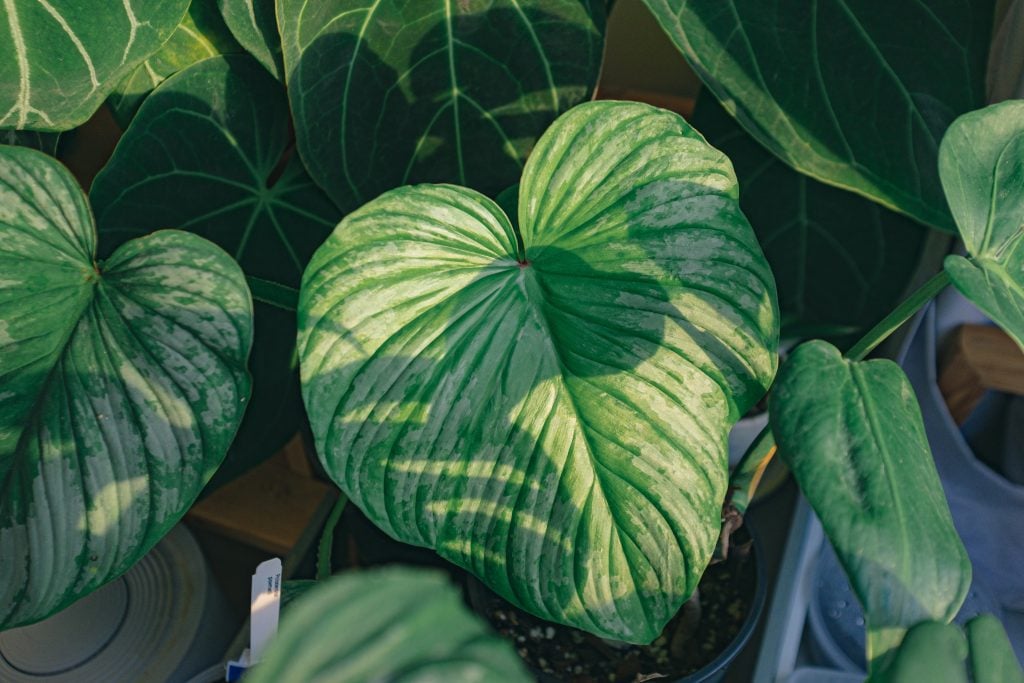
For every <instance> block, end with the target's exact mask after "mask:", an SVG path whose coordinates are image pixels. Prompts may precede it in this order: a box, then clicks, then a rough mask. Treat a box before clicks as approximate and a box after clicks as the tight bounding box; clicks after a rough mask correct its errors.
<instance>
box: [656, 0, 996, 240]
mask: <svg viewBox="0 0 1024 683" xmlns="http://www.w3.org/2000/svg"><path fill="white" fill-rule="evenodd" d="M644 1H645V2H646V4H647V6H648V7H650V9H651V11H652V12H653V13H654V15H655V16H656V17H657V19H658V21H659V22H660V23H661V25H662V27H663V28H664V29H665V30H666V31H667V32H668V35H669V37H670V38H671V39H672V40H673V42H675V44H676V46H677V47H678V48H679V49H680V50H681V51H682V52H683V54H684V55H685V56H686V58H687V60H689V62H690V64H691V65H692V66H693V67H694V69H695V70H696V71H697V73H698V74H699V75H700V77H701V79H702V80H703V81H704V82H705V83H706V84H707V85H708V87H709V88H710V89H711V90H712V91H713V92H714V94H715V96H716V97H717V98H718V99H719V100H720V101H721V102H722V103H723V104H725V106H726V108H727V109H728V110H729V112H730V113H732V114H733V115H734V116H735V117H736V118H737V119H738V120H739V122H740V124H742V125H743V127H744V128H745V129H746V130H747V131H748V132H749V133H750V134H751V135H753V136H754V137H755V138H757V140H758V141H759V142H760V143H761V144H763V145H764V146H765V147H767V148H768V149H769V150H770V151H771V152H772V153H773V154H775V155H777V156H778V157H779V158H781V159H782V160H783V161H785V162H786V163H787V164H789V165H790V166H792V167H794V168H795V169H796V170H798V171H800V172H801V173H804V174H806V175H809V176H811V177H813V178H816V179H818V180H821V181H822V182H825V183H829V184H832V185H835V186H837V187H841V188H844V189H848V190H852V191H854V192H857V193H859V194H862V195H864V196H866V197H868V198H869V199H871V200H874V201H876V202H879V203H881V204H883V205H884V206H886V207H889V208H891V209H894V210H896V211H900V212H902V213H905V214H907V215H909V216H910V217H911V218H914V219H916V220H918V221H921V222H922V223H925V224H926V225H931V226H934V227H936V228H940V229H942V230H947V231H949V232H953V231H954V230H955V228H954V225H953V221H952V219H951V217H950V215H949V210H948V208H947V207H946V202H945V199H944V198H943V196H942V191H941V188H940V187H939V182H938V163H937V155H938V149H939V140H941V139H942V134H943V133H944V132H945V130H946V128H947V127H948V126H949V124H950V123H952V122H953V119H955V118H956V117H957V116H958V115H960V114H963V113H965V112H968V111H971V110H972V109H976V108H978V107H980V106H982V105H983V104H984V102H985V63H986V59H987V57H988V48H989V43H988V39H989V35H990V33H991V27H992V11H993V5H994V0H971V1H970V2H963V0H913V1H909V2H883V3H879V2H876V1H874V0H810V2H808V1H807V0H782V1H780V2H770V3H769V2H764V1H763V0H644Z"/></svg>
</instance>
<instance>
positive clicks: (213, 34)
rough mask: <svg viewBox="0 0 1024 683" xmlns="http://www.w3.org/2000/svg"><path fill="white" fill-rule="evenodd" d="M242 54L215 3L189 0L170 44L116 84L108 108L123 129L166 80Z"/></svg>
mask: <svg viewBox="0 0 1024 683" xmlns="http://www.w3.org/2000/svg"><path fill="white" fill-rule="evenodd" d="M241 51H242V48H241V46H239V45H238V43H236V42H235V39H234V38H232V37H231V33H230V32H229V31H228V27H227V26H225V25H224V20H223V19H222V18H221V16H220V13H219V12H218V10H217V5H216V3H215V2H214V0H192V2H191V4H190V5H189V8H188V14H186V15H185V18H184V19H182V20H181V23H180V24H179V25H178V28H177V30H175V32H174V34H173V35H171V38H170V40H168V41H167V42H166V43H164V46H163V47H162V48H160V50H159V51H158V52H157V53H156V54H154V55H153V56H152V57H150V58H149V59H147V60H146V61H144V62H143V63H142V64H141V65H140V66H139V67H138V68H136V69H135V71H133V72H132V73H131V74H129V76H128V77H127V78H126V79H124V81H122V82H121V83H120V84H118V86H117V88H115V89H114V92H113V94H112V95H111V96H110V97H109V98H108V99H107V104H108V105H109V106H110V111H111V112H112V113H113V114H114V118H115V119H117V122H118V123H119V124H120V125H121V127H122V128H125V127H127V126H128V123H129V122H130V121H131V120H132V117H133V116H134V115H135V111H136V110H137V109H138V108H139V105H140V104H142V100H143V99H144V98H145V97H146V95H148V94H149V93H150V91H151V90H153V88H155V87H156V86H158V85H160V84H161V83H163V81H164V79H166V78H167V77H168V76H171V75H173V74H175V73H177V72H179V71H181V70H182V69H184V68H185V67H187V66H189V65H191V64H195V63H196V62H198V61H201V60H203V59H208V58H210V57H216V56H217V55H222V54H231V53H234V52H241Z"/></svg>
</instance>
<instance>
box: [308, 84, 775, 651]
mask: <svg viewBox="0 0 1024 683" xmlns="http://www.w3.org/2000/svg"><path fill="white" fill-rule="evenodd" d="M736 194H737V189H736V181H735V177H734V176H733V173H732V168H731V166H730V165H729V162H728V160H727V159H726V158H725V157H724V156H723V155H722V154H721V153H720V152H718V151H717V150H715V149H713V148H711V147H710V146H708V145H707V143H705V142H704V140H703V138H701V137H700V135H699V134H698V133H696V132H695V131H694V130H693V129H692V128H690V127H689V126H688V125H687V124H686V122H685V121H683V120H682V119H681V118H680V117H679V116H676V115H675V114H672V113H669V112H666V111H662V110H658V109H654V108H652V107H648V106H646V105H640V104H635V103H624V102H595V103H588V104H584V105H580V106H578V107H576V108H574V109H573V110H571V111H570V112H569V113H567V114H565V115H564V116H562V117H561V118H560V119H559V120H558V121H556V122H555V124H553V125H552V127H551V128H550V129H548V131H547V132H546V133H545V134H544V136H543V137H542V138H541V140H540V141H539V142H538V144H537V148H536V149H535V150H534V152H533V154H532V155H531V157H530V159H529V161H528V162H527V164H526V168H525V171H524V174H523V179H522V184H521V186H520V189H519V201H518V216H519V218H518V221H519V224H518V225H513V224H512V223H511V222H510V220H509V219H508V217H507V216H506V214H505V213H504V212H503V211H502V210H501V209H500V208H499V206H498V205H497V204H496V203H494V202H493V201H491V200H490V199H488V198H486V197H484V196H483V195H481V194H479V193H477V192H475V191H472V190H468V189H465V188H460V187H454V186H450V185H418V186H412V187H404V188H399V189H397V190H393V191H391V192H388V193H386V194H384V195H382V196H381V197H380V198H378V199H376V200H374V201H373V202H370V203H369V204H367V205H365V206H363V207H362V208H361V209H359V210H358V211H356V212H354V213H352V214H350V215H349V216H347V217H346V218H345V220H344V221H342V223H341V224H340V225H339V226H338V228H337V230H335V232H334V233H333V234H332V235H331V237H330V238H328V240H327V242H326V243H325V244H324V246H323V247H321V248H320V249H319V250H318V251H317V253H316V255H315V256H314V257H313V260H312V261H311V262H310V265H309V267H308V268H307V271H306V274H305V276H304V278H303V284H302V290H301V292H300V301H299V329H300V342H299V353H300V359H301V370H302V382H303V394H304V398H305V401H306V407H307V411H308V413H309V417H310V422H311V425H312V428H313V433H314V436H315V438H316V446H317V451H318V453H319V454H320V458H321V460H322V462H323V463H324V466H325V468H326V469H327V471H328V472H329V473H330V475H331V476H332V478H333V479H334V480H335V481H336V482H338V484H339V485H340V486H341V488H342V489H343V490H344V491H345V493H346V494H347V495H349V497H350V498H351V500H352V501H353V502H355V503H356V504H357V505H359V507H360V508H361V509H362V510H363V511H364V512H366V514H367V515H368V516H369V517H370V519H371V520H373V521H374V523H376V524H377V525H378V526H380V527H381V528H382V529H384V530H385V531H386V532H388V533H389V534H391V535H392V536H394V537H396V538H398V539H400V540H402V541H405V542H408V543H413V544H416V545H421V546H427V547H431V548H435V549H436V550H437V551H438V552H439V553H440V554H441V555H442V556H443V557H445V558H447V559H449V560H451V561H453V562H455V563H456V564H458V565H460V566H463V567H465V568H467V569H469V570H470V571H472V572H473V573H475V574H476V575H477V576H479V577H481V578H482V579H483V580H484V581H485V582H486V583H487V584H488V585H489V586H490V587H491V588H492V589H494V590H495V591H497V592H498V593H500V594H501V595H502V596H504V597H505V598H506V599H508V600H510V601H512V602H514V603H516V604H518V605H520V606H522V607H523V608H525V609H527V610H529V611H531V612H533V613H535V614H537V615H539V616H541V617H544V618H546V619H549V620H553V621H557V622H561V623H566V624H570V625H572V626H576V627H579V628H583V629H586V630H589V631H591V632H593V633H597V634H601V635H604V636H608V637H612V638H616V639H619V640H627V641H630V642H649V641H650V640H652V639H653V638H654V637H655V636H657V635H658V634H659V633H660V631H661V629H662V628H663V626H664V624H665V623H666V622H667V621H668V619H669V618H671V617H672V616H673V615H674V614H675V612H676V611H677V610H678V608H679V606H680V605H681V604H682V602H683V601H684V600H685V599H686V598H687V597H688V596H689V595H690V593H691V592H692V590H693V588H694V587H695V586H696V584H697V581H698V579H699V578H700V576H701V574H702V573H703V571H704V568H705V566H706V565H707V562H708V560H709V559H710V554H711V551H712V549H713V547H714V544H715V540H716V538H717V536H718V530H719V525H720V510H721V505H722V499H723V496H724V494H725V487H726V478H727V464H726V460H727V458H726V434H727V433H728V431H729V428H730V427H731V425H732V424H733V423H734V422H735V421H736V420H737V419H738V418H739V417H740V416H741V415H742V414H743V413H744V412H745V411H746V410H747V409H748V408H749V407H750V406H751V405H753V404H754V403H755V402H756V401H757V400H758V399H759V398H760V397H761V396H762V395H763V394H764V392H765V390H766V389H767V387H768V385H769V384H770V383H771V380H772V377H773V375H774V372H775V367H776V363H777V359H776V355H775V349H776V348H777V341H778V314H777V308H776V303H775V288H774V283H773V281H772V277H771V273H770V271H769V270H768V267H767V264H766V263H765V261H764V257H763V255H762V254H761V251H760V249H759V247H758V246H757V242H756V240H755V238H754V235H753V232H752V230H751V229H750V226H749V225H748V224H747V222H746V219H745V218H744V217H743V214H742V213H741V212H740V210H739V206H738V203H737V200H736Z"/></svg>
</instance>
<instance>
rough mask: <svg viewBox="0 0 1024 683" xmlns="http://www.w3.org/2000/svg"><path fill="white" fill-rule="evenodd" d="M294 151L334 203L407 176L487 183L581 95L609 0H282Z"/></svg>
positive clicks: (509, 176)
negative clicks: (604, 1) (312, 0)
mask: <svg viewBox="0 0 1024 683" xmlns="http://www.w3.org/2000/svg"><path fill="white" fill-rule="evenodd" d="M277 14H278V18H279V21H280V26H281V36H282V44H283V46H284V63H285V68H286V72H287V80H288V95H289V98H290V100H291V106H292V112H293V113H294V115H295V135H296V138H297V140H298V148H299V153H300V154H301V155H302V158H303V160H304V161H305V162H306V166H307V167H308V168H309V172H310V175H312V176H313V179H314V180H316V182H317V183H318V184H319V185H320V186H321V187H323V188H324V189H325V190H326V191H327V194H328V195H329V196H330V197H331V198H332V199H334V201H335V203H337V204H338V206H340V207H341V208H342V209H343V210H345V211H349V210H351V209H354V208H355V207H357V206H359V205H360V204H362V203H363V202H365V201H368V200H370V199H373V198H374V197H376V196H377V195H378V194H380V193H381V192H383V191H384V190H388V189H391V188H393V187H397V186H399V185H404V184H406V183H416V182H458V183H460V184H462V185H468V186H470V187H472V188H474V189H477V190H480V191H481V192H484V193H488V194H489V193H494V192H497V191H499V190H501V189H502V188H504V187H506V186H508V185H510V184H512V183H514V182H516V181H517V180H518V179H519V175H520V173H521V172H522V165H523V161H524V160H525V158H526V155H527V154H528V153H529V151H530V149H531V148H532V147H533V144H534V142H535V141H536V139H537V136H538V135H540V134H541V133H542V132H543V131H544V129H545V128H546V127H547V126H548V125H549V124H550V123H551V122H552V121H553V120H554V119H555V117H556V116H558V114H559V113H560V112H562V111H565V110H566V109H568V108H569V107H570V106H572V105H573V104H576V103H577V102H580V101H582V100H584V99H586V98H587V97H589V95H590V93H591V91H592V89H593V87H594V84H595V83H596V81H597V75H598V71H599V67H600V64H601V54H602V48H603V45H604V43H603V36H604V8H603V4H602V3H600V2H597V1H596V0H595V1H594V2H593V3H588V2H585V1H584V0H464V1H461V2H451V1H450V0H397V1H395V2H387V3H381V2H372V1H371V0H354V1H353V0H323V1H321V2H317V3H307V2H304V0H278V3H277Z"/></svg>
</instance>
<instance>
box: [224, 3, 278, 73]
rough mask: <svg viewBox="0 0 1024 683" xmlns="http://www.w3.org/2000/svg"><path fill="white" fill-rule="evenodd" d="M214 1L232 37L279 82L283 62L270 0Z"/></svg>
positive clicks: (275, 18) (273, 10)
mask: <svg viewBox="0 0 1024 683" xmlns="http://www.w3.org/2000/svg"><path fill="white" fill-rule="evenodd" d="M217 4H218V5H219V6H220V11H221V14H222V15H223V17H224V21H225V23H227V25H228V28H229V29H231V33H232V34H234V36H235V40H237V41H238V42H239V43H241V44H242V47H244V48H245V49H246V50H248V51H249V54H251V55H252V56H253V57H255V58H256V59H257V60H259V63H260V64H262V65H263V66H264V67H266V69H267V71H269V72H270V73H271V74H272V75H273V76H274V78H276V79H277V80H279V81H281V82H282V83H283V82H284V62H282V60H281V36H280V35H279V34H278V32H277V16H276V15H275V7H274V0H217Z"/></svg>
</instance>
